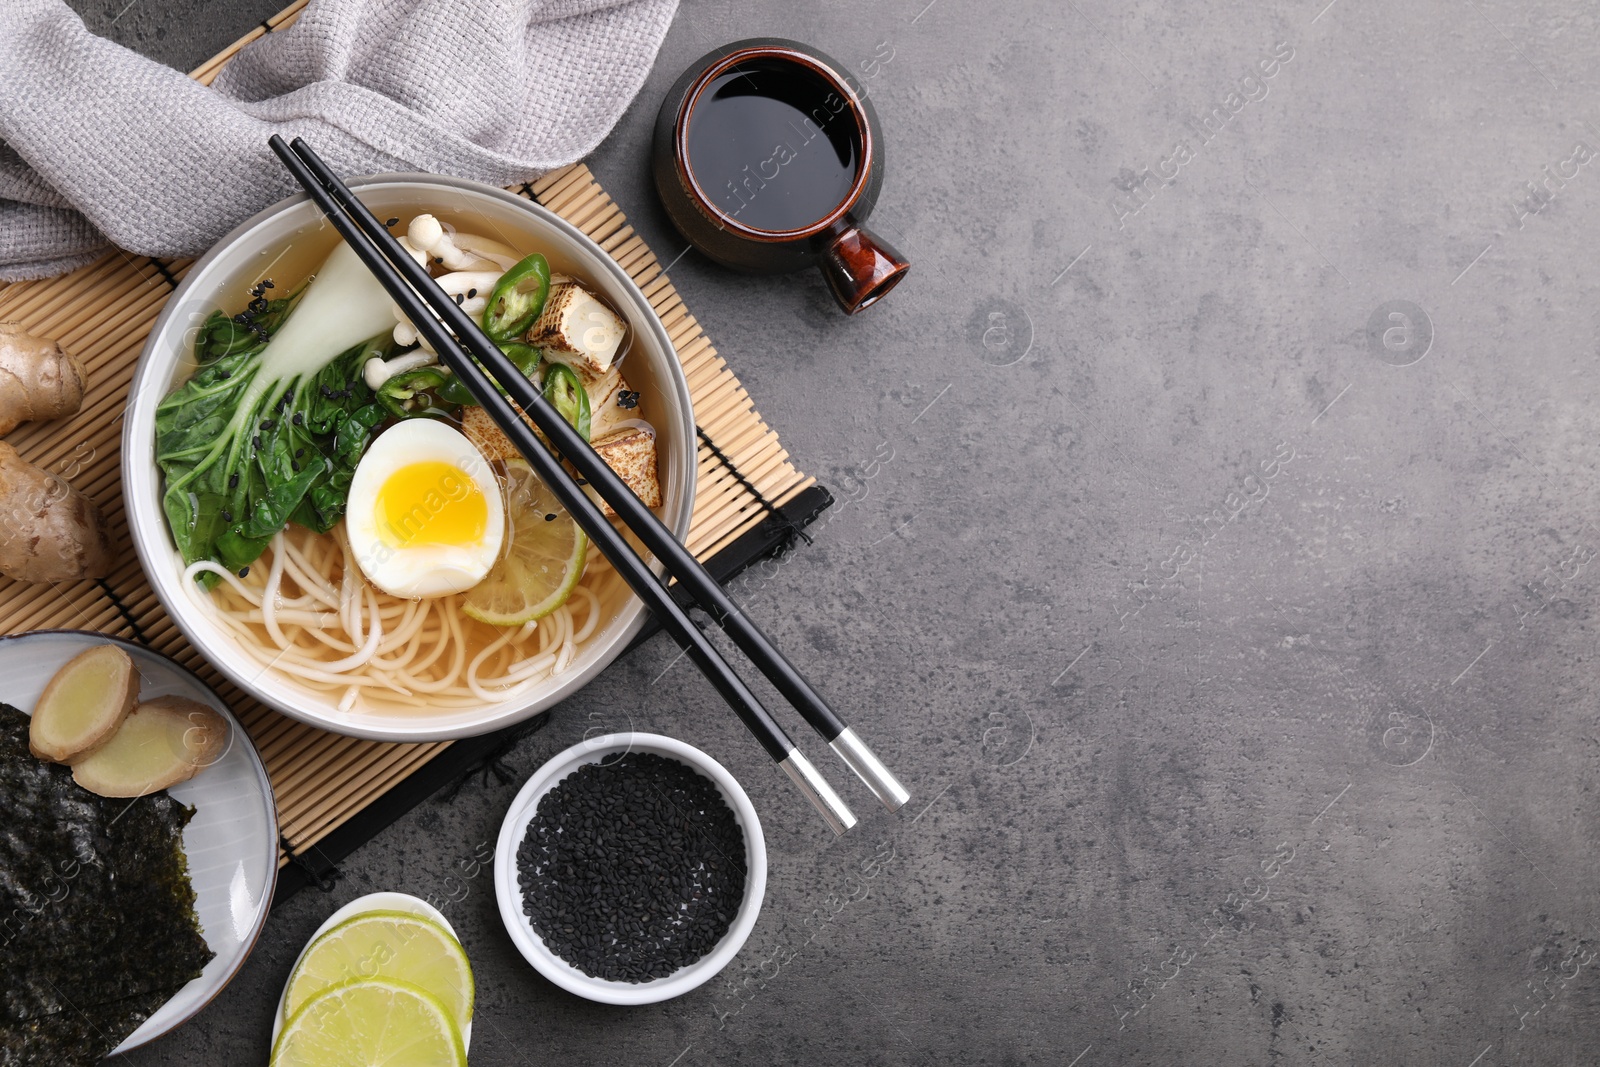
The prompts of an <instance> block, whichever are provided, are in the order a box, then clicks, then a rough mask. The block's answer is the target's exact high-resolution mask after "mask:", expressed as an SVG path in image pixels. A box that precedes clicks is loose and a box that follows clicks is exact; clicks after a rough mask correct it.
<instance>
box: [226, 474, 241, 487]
mask: <svg viewBox="0 0 1600 1067" xmlns="http://www.w3.org/2000/svg"><path fill="white" fill-rule="evenodd" d="M228 488H229V489H237V488H239V476H238V475H237V474H230V475H228Z"/></svg>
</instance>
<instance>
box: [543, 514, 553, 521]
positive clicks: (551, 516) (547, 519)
mask: <svg viewBox="0 0 1600 1067" xmlns="http://www.w3.org/2000/svg"><path fill="white" fill-rule="evenodd" d="M544 521H545V522H555V521H556V517H555V516H554V515H546V516H545V517H544Z"/></svg>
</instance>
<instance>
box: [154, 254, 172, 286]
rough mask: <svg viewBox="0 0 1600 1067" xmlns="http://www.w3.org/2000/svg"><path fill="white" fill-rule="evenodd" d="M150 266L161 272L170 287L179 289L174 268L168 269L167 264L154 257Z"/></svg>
mask: <svg viewBox="0 0 1600 1067" xmlns="http://www.w3.org/2000/svg"><path fill="white" fill-rule="evenodd" d="M150 265H151V266H152V267H154V268H155V269H156V270H157V271H159V272H160V274H161V276H162V277H163V278H165V279H166V280H167V284H168V285H170V286H172V287H173V288H174V289H176V288H177V287H178V278H177V276H176V275H175V274H173V273H172V268H170V267H168V266H167V265H166V264H165V263H163V262H161V260H159V259H156V258H154V257H151V259H150Z"/></svg>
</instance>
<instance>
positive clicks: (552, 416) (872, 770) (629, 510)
mask: <svg viewBox="0 0 1600 1067" xmlns="http://www.w3.org/2000/svg"><path fill="white" fill-rule="evenodd" d="M292 149H293V151H294V152H295V153H296V154H297V155H298V157H299V158H300V159H301V160H302V161H303V162H304V163H305V165H306V166H307V167H308V168H309V169H310V171H311V173H312V174H313V175H314V176H315V178H316V181H317V182H318V184H320V185H321V186H322V187H323V188H324V189H325V190H326V191H327V192H328V193H330V194H331V195H332V196H333V198H334V199H335V200H337V201H338V202H339V205H340V206H341V207H342V208H343V209H344V210H345V211H346V212H347V213H349V215H350V216H351V217H352V218H353V219H354V220H355V222H356V224H357V225H358V226H360V227H361V229H362V231H363V232H364V233H365V234H366V235H367V236H368V237H369V238H371V239H372V240H373V241H374V242H375V243H376V244H377V245H378V247H379V249H380V250H381V251H382V252H383V253H384V256H385V258H386V259H387V260H388V261H389V262H391V263H392V264H394V265H395V266H396V267H398V268H399V269H400V270H401V272H402V273H403V274H404V275H405V276H406V277H407V278H408V279H409V280H410V281H411V283H412V285H414V286H416V287H417V289H418V292H419V294H420V295H421V296H422V297H423V299H424V300H425V301H426V302H427V303H428V304H429V305H430V306H431V307H433V308H434V310H435V311H436V312H437V313H438V315H439V316H440V318H442V319H443V320H444V322H445V324H446V326H447V327H449V329H450V330H451V331H452V332H454V333H455V334H456V336H457V337H459V338H460V339H461V341H462V343H464V344H465V345H466V347H468V348H469V349H471V350H472V353H473V354H474V355H475V356H477V357H478V360H479V361H480V362H481V363H482V365H483V368H484V369H485V370H486V371H487V372H488V374H489V376H490V377H491V378H493V379H495V380H496V381H497V382H499V383H500V385H501V387H502V388H504V389H505V390H506V392H507V393H509V394H510V396H511V398H512V399H513V400H515V401H516V402H517V405H518V406H519V407H521V408H522V409H523V411H525V412H527V414H528V416H529V417H530V418H531V419H532V420H533V422H534V424H535V425H536V426H538V428H539V429H540V431H541V432H543V433H544V435H545V437H546V438H547V439H548V440H549V441H550V442H551V444H552V445H553V446H554V447H555V449H556V451H557V452H559V453H560V454H561V455H562V456H564V457H565V458H566V459H567V460H568V461H569V462H570V463H571V464H572V465H573V467H574V468H576V469H577V471H578V475H579V477H581V478H583V479H584V480H585V481H587V482H588V483H589V484H590V485H592V486H593V487H594V489H595V491H596V493H598V494H599V496H600V498H601V499H602V500H604V501H605V502H606V503H607V504H609V505H611V508H612V510H613V511H615V512H616V513H617V515H618V517H619V518H621V520H622V522H623V524H624V525H626V526H627V527H628V528H629V529H631V530H632V531H633V532H634V533H635V534H636V535H638V537H639V539H640V541H642V542H643V543H644V546H645V548H647V549H648V550H649V551H650V552H651V553H653V554H654V555H655V557H656V558H657V559H658V560H660V561H661V563H662V565H663V566H664V567H665V568H666V570H667V573H668V574H670V575H671V576H672V577H674V578H676V579H677V580H678V582H679V583H680V584H681V585H682V586H683V588H684V589H685V590H687V591H688V593H689V595H690V596H691V597H692V598H693V599H694V600H695V601H696V602H697V603H698V604H699V605H700V606H701V607H702V608H703V609H704V610H705V611H706V613H707V614H708V615H709V616H710V617H711V618H712V620H713V621H715V622H716V623H717V625H718V626H720V627H721V628H722V629H723V630H724V631H725V632H726V633H727V634H728V635H729V636H730V637H732V638H733V641H734V643H735V644H736V645H738V647H739V648H740V650H742V651H743V652H744V653H745V655H747V656H748V657H750V660H751V662H752V663H754V664H755V665H756V667H757V668H758V669H759V670H760V671H761V673H762V674H764V675H765V676H766V678H767V680H768V681H770V682H771V683H772V685H773V687H774V688H775V689H777V690H778V692H779V693H780V694H782V696H783V697H784V699H785V700H787V701H789V703H790V704H792V705H793V706H794V707H795V709H796V710H797V711H799V712H800V715H801V717H802V718H804V719H805V721H806V722H807V723H808V724H809V725H810V726H811V727H812V729H814V730H815V731H816V732H817V733H818V734H820V735H821V736H822V738H823V740H825V741H827V742H828V744H829V745H830V746H831V747H832V748H833V750H834V751H835V752H836V753H838V755H839V756H840V758H841V759H843V760H844V761H845V763H846V764H847V765H848V766H849V767H850V769H851V770H853V771H854V772H855V773H856V775H857V776H858V777H860V778H861V780H862V781H863V782H865V783H866V784H867V786H868V788H870V789H871V790H872V791H873V793H874V794H875V795H876V796H877V797H878V799H879V800H880V801H881V802H882V803H883V805H884V807H886V808H888V809H889V810H890V811H895V810H897V809H898V808H900V807H901V806H902V805H904V804H905V802H906V801H907V800H908V799H909V798H910V794H909V793H908V792H907V791H906V789H905V787H904V786H903V785H901V784H900V781H899V780H898V779H897V778H896V777H895V776H894V774H893V773H892V772H891V771H890V770H889V769H888V767H886V766H884V764H883V762H882V761H881V760H879V759H878V757H877V756H876V755H875V754H874V753H873V752H872V750H871V749H870V748H868V747H867V744H866V743H865V742H864V741H862V740H861V738H860V736H859V735H857V734H856V732H855V731H854V730H852V729H851V728H850V727H849V726H848V725H846V723H845V722H844V721H843V720H842V719H841V718H840V717H839V716H838V714H837V713H835V712H834V710H833V708H831V707H830V706H829V705H828V703H827V701H825V700H824V699H823V698H822V696H821V695H820V694H818V693H817V691H816V690H815V689H813V688H812V687H811V684H810V683H809V682H807V681H806V679H805V678H804V676H802V675H801V674H800V672H799V671H798V670H796V669H795V667H794V665H793V664H791V663H790V662H789V660H788V659H787V658H785V656H784V655H783V653H782V652H780V651H779V650H778V649H777V647H776V646H774V645H773V644H772V642H771V640H770V639H768V637H767V635H766V634H765V633H763V632H762V631H761V629H760V628H759V627H758V626H756V624H755V623H754V622H753V621H751V619H750V618H749V617H748V616H747V615H745V614H744V612H743V611H741V610H740V609H739V607H738V605H736V604H735V603H734V602H733V600H732V598H731V597H729V596H728V594H727V591H726V590H724V589H723V588H722V586H721V585H720V584H719V583H718V582H717V580H716V579H715V578H713V577H712V576H711V574H710V573H709V572H708V571H707V570H706V569H705V567H704V566H702V565H701V563H700V561H699V560H698V559H696V558H695V557H694V554H693V553H692V552H690V551H689V550H688V549H687V548H685V547H684V546H683V545H682V544H681V543H680V542H679V541H678V539H677V538H676V537H674V536H673V534H672V531H671V530H669V529H667V527H666V524H665V523H663V522H662V521H661V520H660V519H659V518H657V516H656V514H655V512H653V511H651V510H650V509H649V508H647V507H645V505H644V502H643V501H641V500H640V499H639V497H638V496H637V495H636V494H635V493H634V492H633V490H631V489H629V488H628V486H627V484H626V483H625V482H623V481H622V479H621V478H620V477H618V475H617V474H616V472H615V471H613V470H612V469H611V467H610V465H609V464H607V463H606V461H605V460H604V459H603V458H601V456H600V455H599V453H597V452H595V450H594V448H593V447H592V446H591V445H590V444H589V442H587V441H585V440H584V439H583V437H582V435H580V434H579V433H578V432H577V431H576V430H574V429H573V428H572V426H571V425H569V424H568V423H567V421H566V419H564V418H562V417H561V415H560V413H559V412H557V411H556V410H555V408H554V407H553V406H551V405H550V403H549V402H548V401H546V400H545V398H544V396H543V395H542V394H541V393H540V392H539V390H538V389H537V388H536V387H535V386H534V384H533V383H532V382H531V381H529V380H528V379H527V378H526V377H525V376H523V375H522V374H520V373H518V372H517V370H516V369H515V367H513V366H512V364H511V363H510V361H509V360H507V359H506V358H505V357H504V354H503V353H502V352H501V351H500V349H499V346H497V345H495V344H494V342H492V341H490V340H489V338H488V337H487V336H486V335H484V334H483V332H482V331H481V330H480V329H478V327H477V324H476V323H474V322H473V321H472V319H471V318H470V317H469V316H468V315H467V314H466V313H465V312H463V311H461V309H460V308H459V307H458V306H457V305H456V304H455V302H454V301H453V300H452V299H451V298H450V297H448V296H447V295H446V294H445V293H444V291H443V290H442V289H439V287H438V286H436V285H433V284H431V280H427V279H426V273H427V272H426V271H425V270H423V269H422V268H421V267H418V266H417V265H416V263H415V261H414V260H412V259H411V257H410V256H408V255H406V254H405V250H404V249H403V248H401V247H400V244H399V242H398V241H396V240H395V238H394V235H393V234H391V233H390V232H389V230H388V227H386V226H383V225H382V224H381V223H379V221H378V219H377V217H376V216H374V215H373V214H372V212H371V211H369V210H368V209H367V207H366V205H365V204H363V203H361V201H360V200H358V199H357V198H356V196H355V195H354V194H353V193H351V192H350V190H349V189H348V188H347V187H346V186H345V185H344V183H343V182H342V181H340V180H339V178H338V176H337V175H335V174H334V173H333V172H332V171H331V170H330V169H329V168H328V167H327V165H326V164H325V163H323V162H322V160H321V159H320V158H318V157H317V155H316V153H315V152H313V151H312V150H311V148H310V146H308V145H306V143H305V142H304V141H302V140H300V139H299V138H296V139H295V140H294V142H293V145H292ZM279 154H280V155H282V153H281V152H280V153H279ZM302 184H304V182H302ZM418 275H420V276H422V278H423V279H424V280H423V281H419V280H418V278H417V276H418ZM418 328H419V329H420V328H421V327H420V324H418Z"/></svg>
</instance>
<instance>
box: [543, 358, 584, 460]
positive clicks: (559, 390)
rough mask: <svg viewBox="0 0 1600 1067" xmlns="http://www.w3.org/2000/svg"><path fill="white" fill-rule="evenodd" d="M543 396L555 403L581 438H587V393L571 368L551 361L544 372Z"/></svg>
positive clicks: (562, 415)
mask: <svg viewBox="0 0 1600 1067" xmlns="http://www.w3.org/2000/svg"><path fill="white" fill-rule="evenodd" d="M544 398H545V399H546V400H548V401H550V403H552V404H554V405H555V408H556V410H557V411H559V412H560V413H561V417H562V418H564V419H566V420H567V421H568V422H569V423H571V424H572V428H573V429H574V430H577V431H578V433H579V434H580V435H582V437H583V439H584V440H585V441H587V440H588V439H589V394H588V393H586V392H584V390H583V383H582V382H580V381H578V376H577V375H576V374H574V373H573V371H572V368H571V367H569V366H567V365H566V364H565V363H552V364H550V366H549V367H547V368H546V369H545V372H544Z"/></svg>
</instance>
